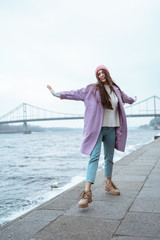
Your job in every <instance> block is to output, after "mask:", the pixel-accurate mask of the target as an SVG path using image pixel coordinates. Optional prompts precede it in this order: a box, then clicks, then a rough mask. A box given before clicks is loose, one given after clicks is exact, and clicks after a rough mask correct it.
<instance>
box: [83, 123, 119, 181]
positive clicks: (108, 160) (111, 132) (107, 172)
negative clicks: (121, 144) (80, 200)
mask: <svg viewBox="0 0 160 240" xmlns="http://www.w3.org/2000/svg"><path fill="white" fill-rule="evenodd" d="M102 141H103V146H104V176H105V177H106V178H111V177H112V169H113V156H114V146H115V127H102V128H101V132H100V134H99V137H98V140H97V143H96V145H95V147H94V149H93V151H92V153H91V155H90V160H89V162H88V167H87V176H86V182H91V183H94V182H95V178H96V172H97V168H98V162H99V158H100V153H101V143H102Z"/></svg>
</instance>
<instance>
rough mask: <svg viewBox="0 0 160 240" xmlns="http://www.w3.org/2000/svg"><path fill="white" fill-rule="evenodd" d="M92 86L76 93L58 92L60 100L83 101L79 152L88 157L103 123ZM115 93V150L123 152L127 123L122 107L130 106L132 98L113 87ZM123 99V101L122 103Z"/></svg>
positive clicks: (101, 111)
mask: <svg viewBox="0 0 160 240" xmlns="http://www.w3.org/2000/svg"><path fill="white" fill-rule="evenodd" d="M93 88H94V87H93V86H92V85H89V86H87V87H86V88H81V89H78V90H76V91H65V92H60V98H61V99H69V100H77V101H83V102H84V104H85V114H84V129H83V139H82V145H81V152H82V153H84V154H87V155H90V154H91V152H92V150H93V148H94V146H95V145H96V142H97V140H98V136H99V134H100V131H101V126H102V121H103V106H102V104H101V101H100V95H99V91H96V93H95V94H94V93H93ZM114 90H115V93H116V95H117V98H118V103H119V104H118V108H119V120H120V126H119V127H116V142H115V148H116V149H117V150H119V151H122V152H124V150H125V145H126V139H127V121H126V115H125V111H124V107H123V102H124V103H129V104H132V103H133V102H134V100H133V98H131V97H129V96H127V95H126V94H125V93H124V92H122V96H121V93H120V91H119V89H118V88H117V87H116V86H114ZM122 98H123V101H122Z"/></svg>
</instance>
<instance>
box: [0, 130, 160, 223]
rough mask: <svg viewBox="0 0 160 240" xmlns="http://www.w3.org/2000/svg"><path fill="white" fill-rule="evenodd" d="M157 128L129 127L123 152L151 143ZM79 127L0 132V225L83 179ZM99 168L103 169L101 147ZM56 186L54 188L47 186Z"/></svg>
mask: <svg viewBox="0 0 160 240" xmlns="http://www.w3.org/2000/svg"><path fill="white" fill-rule="evenodd" d="M158 134H160V131H155V130H144V129H130V130H129V131H128V140H127V146H126V151H125V153H121V152H118V151H115V156H114V162H116V161H118V160H119V159H121V158H122V157H123V156H125V155H127V154H128V153H130V152H132V151H134V150H136V149H138V148H139V147H141V146H142V145H144V144H146V143H148V142H151V141H152V140H153V139H154V135H158ZM81 136H82V130H80V129H77V130H75V129H70V130H68V131H66V130H65V131H63V130H62V131H60V130H59V131H55V132H39V133H32V134H27V135H24V134H0V169H1V173H0V225H3V224H5V223H7V222H9V221H11V220H13V219H15V218H16V217H18V216H20V215H21V214H23V213H25V212H27V211H28V210H31V209H32V208H34V207H35V206H37V205H39V204H41V203H43V202H45V201H47V200H49V199H51V198H53V197H54V196H56V195H58V194H60V193H61V192H63V191H65V190H66V189H68V188H70V187H72V186H74V185H75V184H77V183H79V182H81V181H82V180H84V179H85V174H86V168H87V162H88V159H89V157H88V156H86V155H82V154H81V153H80V145H81ZM101 153H102V154H101V158H100V162H99V169H98V170H101V169H103V147H102V151H101ZM51 186H57V187H58V188H51Z"/></svg>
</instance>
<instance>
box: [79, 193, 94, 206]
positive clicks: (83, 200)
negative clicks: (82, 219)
mask: <svg viewBox="0 0 160 240" xmlns="http://www.w3.org/2000/svg"><path fill="white" fill-rule="evenodd" d="M91 202H92V192H91V191H83V192H82V193H81V195H80V201H79V206H78V207H79V208H86V207H88V203H91Z"/></svg>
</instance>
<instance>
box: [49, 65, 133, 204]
mask: <svg viewBox="0 0 160 240" xmlns="http://www.w3.org/2000/svg"><path fill="white" fill-rule="evenodd" d="M95 75H96V78H97V83H96V84H90V85H88V86H87V87H86V88H82V89H79V90H76V91H65V92H60V93H55V92H54V90H53V89H52V87H51V86H49V85H48V86H47V87H48V89H49V90H50V91H51V93H52V94H53V95H54V96H56V97H59V98H61V99H69V100H79V101H84V104H85V114H84V130H83V140H82V146H81V152H82V153H83V154H87V155H89V156H90V159H89V162H88V167H87V174H86V184H85V189H84V191H83V192H82V194H81V199H80V201H79V208H85V207H88V203H91V202H92V191H91V185H92V184H93V183H94V182H95V177H96V172H97V168H98V161H99V157H100V152H101V143H102V142H103V145H104V176H105V179H106V181H105V191H107V192H109V193H110V194H112V195H120V191H119V189H118V188H117V187H116V185H115V184H114V183H113V181H112V171H113V156H114V149H117V150H119V151H124V150H125V145H126V138H127V122H126V115H125V111H124V107H123V105H124V103H129V104H132V103H133V102H134V101H135V100H136V99H133V98H131V97H129V96H127V95H126V94H125V93H124V92H122V91H121V89H120V88H119V87H118V86H117V84H116V83H115V82H114V81H113V80H112V78H111V76H110V73H109V71H108V69H107V68H106V67H105V66H104V65H100V66H99V67H97V69H96V71H95Z"/></svg>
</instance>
